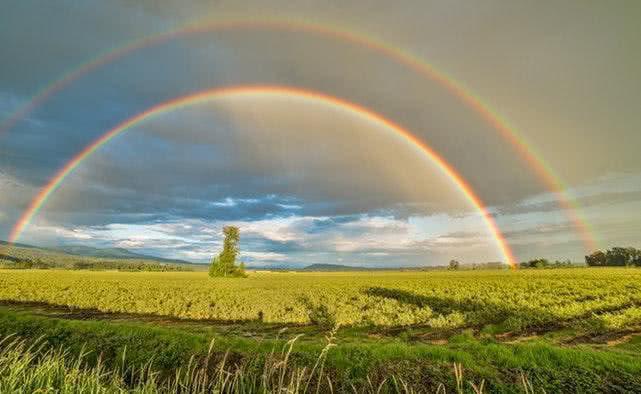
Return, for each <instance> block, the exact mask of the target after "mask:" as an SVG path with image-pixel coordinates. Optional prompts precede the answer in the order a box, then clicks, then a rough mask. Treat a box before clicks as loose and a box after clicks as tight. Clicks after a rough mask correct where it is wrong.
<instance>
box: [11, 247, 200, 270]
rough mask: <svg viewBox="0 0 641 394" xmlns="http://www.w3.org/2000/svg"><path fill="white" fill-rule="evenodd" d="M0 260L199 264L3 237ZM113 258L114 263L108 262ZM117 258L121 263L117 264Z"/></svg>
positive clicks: (60, 262) (59, 262) (67, 263)
mask: <svg viewBox="0 0 641 394" xmlns="http://www.w3.org/2000/svg"><path fill="white" fill-rule="evenodd" d="M0 260H7V261H13V262H25V261H31V262H38V263H44V264H53V265H55V266H58V265H60V266H71V265H73V264H76V263H78V264H84V263H88V262H89V263H92V264H103V265H104V264H105V263H106V264H111V265H114V264H115V265H118V264H120V265H122V264H142V263H148V264H164V265H167V264H170V265H177V266H178V265H179V266H193V267H200V266H201V265H202V264H196V263H192V262H189V261H184V260H178V259H166V258H162V257H155V256H149V255H145V254H140V253H134V252H132V251H129V250H127V249H123V248H94V247H91V246H84V245H69V246H59V247H39V246H34V245H28V244H18V243H16V244H10V243H8V242H6V241H2V240H0ZM108 260H110V261H111V262H109V261H108ZM116 261H118V262H120V263H116Z"/></svg>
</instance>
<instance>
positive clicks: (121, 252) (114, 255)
mask: <svg viewBox="0 0 641 394" xmlns="http://www.w3.org/2000/svg"><path fill="white" fill-rule="evenodd" d="M46 249H50V250H56V251H61V252H65V253H68V254H73V255H76V256H88V257H102V258H107V259H138V260H154V261H162V262H165V263H176V264H195V263H192V262H189V261H185V260H178V259H167V258H163V257H156V256H149V255H146V254H142V253H135V252H132V251H130V250H128V249H125V248H94V247H92V246H85V245H68V246H61V247H54V248H46Z"/></svg>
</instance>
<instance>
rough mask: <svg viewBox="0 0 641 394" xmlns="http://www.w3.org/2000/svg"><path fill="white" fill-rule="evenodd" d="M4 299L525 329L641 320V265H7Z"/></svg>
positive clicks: (612, 326) (207, 316)
mask: <svg viewBox="0 0 641 394" xmlns="http://www.w3.org/2000/svg"><path fill="white" fill-rule="evenodd" d="M0 299H2V300H6V301H20V302H38V303H46V304H51V305H57V306H68V307H70V308H76V309H95V310H98V311H101V312H117V313H132V314H146V315H158V316H167V317H174V318H179V319H190V320H213V321H221V322H225V321H228V322H229V321H232V322H241V321H261V322H265V323H277V324H293V325H308V324H317V325H335V324H337V325H340V326H353V327H414V326H421V327H424V328H425V329H426V330H429V331H431V332H434V333H437V334H438V333H439V332H451V330H458V329H463V328H476V329H486V330H492V329H495V330H499V331H504V332H512V333H520V332H527V331H529V330H535V331H536V330H542V329H547V330H550V329H552V328H560V327H577V328H583V329H589V330H596V331H617V330H622V329H626V328H629V327H633V326H636V325H639V324H641V271H639V270H635V269H625V268H624V269H615V268H605V269H557V270H530V271H518V272H511V271H499V270H497V271H465V272H463V271H461V272H446V271H439V272H430V273H419V272H394V273H392V272H359V273H301V272H296V273H293V272H292V273H271V272H254V273H251V274H250V275H249V278H247V279H246V280H233V279H224V278H219V279H211V278H208V277H207V276H206V274H205V273H199V272H176V273H125V272H79V271H58V270H51V271H46V270H43V271H37V270H33V271H29V270H25V271H3V272H2V273H1V274H0Z"/></svg>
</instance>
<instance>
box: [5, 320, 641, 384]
mask: <svg viewBox="0 0 641 394" xmlns="http://www.w3.org/2000/svg"><path fill="white" fill-rule="evenodd" d="M10 334H15V335H16V336H18V337H20V338H23V339H25V340H27V341H29V343H31V342H33V341H35V340H36V339H37V338H42V339H41V340H42V341H44V343H45V344H46V346H47V347H51V348H54V349H65V352H66V355H67V356H66V357H67V358H69V357H71V358H73V357H77V356H78V355H80V354H82V353H83V352H85V353H87V352H88V354H85V355H84V356H83V360H84V362H85V363H87V365H90V366H94V365H96V363H98V359H99V358H100V359H101V360H102V361H101V362H102V364H103V366H110V367H111V368H112V369H113V367H114V366H117V365H119V363H121V361H120V360H122V359H123V358H124V359H125V360H126V365H127V366H128V368H130V369H140V368H149V369H151V370H153V371H155V372H157V376H158V377H161V378H162V377H164V378H167V377H169V376H174V375H175V373H176V371H177V370H179V369H181V368H184V367H185V365H188V364H189V362H190V360H191V359H192V357H193V358H194V360H203V359H205V358H206V357H207V355H208V353H209V346H210V343H211V340H212V339H213V346H212V348H211V349H212V350H211V351H212V353H211V354H212V355H211V356H210V357H211V358H212V359H213V360H216V362H220V361H221V360H222V359H223V358H224V357H225V356H224V355H225V354H227V356H226V360H227V362H228V363H229V364H228V365H229V367H230V368H236V367H237V366H244V367H243V373H244V374H245V375H248V376H245V377H244V378H245V379H248V381H254V380H255V379H258V378H257V377H256V376H254V374H257V376H260V375H261V373H262V371H261V368H258V367H256V366H262V368H264V365H265V364H264V363H265V360H266V359H267V357H268V356H269V354H270V353H271V352H273V351H274V349H276V350H277V352H281V349H283V347H284V346H285V345H286V339H291V338H290V337H288V336H287V335H286V334H283V339H266V340H256V339H250V338H242V337H237V336H231V335H215V334H214V335H213V336H212V335H211V334H208V333H203V332H201V331H199V330H191V329H189V328H178V327H171V328H163V327H157V326H151V325H149V324H146V323H121V322H105V321H82V320H65V319H57V318H51V317H43V316H35V315H32V314H30V313H26V312H14V311H10V310H7V309H6V308H0V336H3V337H4V336H8V335H10ZM334 342H335V344H336V346H335V347H332V348H331V349H330V350H329V352H328V353H327V360H326V366H325V372H324V373H325V374H326V375H327V376H329V377H331V379H332V381H333V382H334V384H333V387H334V389H336V390H339V391H340V390H342V389H344V390H349V388H350V385H351V384H354V385H355V386H357V387H367V386H368V383H367V382H368V378H369V380H370V381H372V382H381V381H383V380H384V379H390V378H391V377H394V378H395V379H397V380H398V381H399V382H400V381H402V382H405V383H407V384H410V385H411V386H412V387H415V388H417V389H418V388H423V389H426V390H427V391H428V392H433V391H435V390H437V389H438V387H439V385H441V384H443V385H444V386H445V387H447V388H448V389H449V390H456V386H457V382H456V379H455V376H454V374H453V372H452V366H453V365H454V363H457V364H460V365H461V366H462V369H463V371H464V376H465V381H466V382H475V383H476V384H477V385H478V384H479V383H480V382H481V381H485V386H486V388H487V389H489V390H491V391H492V392H523V389H522V383H521V378H522V376H527V377H528V379H529V381H530V382H531V383H532V384H533V385H534V386H535V387H536V388H537V389H538V390H541V389H544V390H545V391H546V392H640V391H641V358H640V357H639V356H638V353H635V352H634V349H635V347H634V346H637V345H636V342H635V343H633V344H631V346H632V347H631V348H627V347H616V348H613V349H595V348H592V347H588V346H576V347H561V346H557V345H554V344H552V343H550V342H546V341H542V340H539V341H534V342H525V343H519V344H503V343H497V342H496V341H494V340H479V339H475V338H473V337H471V336H469V335H458V336H455V337H452V338H451V339H450V342H449V343H448V344H446V345H430V344H423V343H407V342H404V341H402V340H386V341H382V342H381V343H375V342H370V343H351V342H345V343H344V342H343V341H341V339H340V337H339V338H338V339H335V340H334ZM325 346H326V342H325V341H307V342H305V341H298V342H297V343H296V345H295V346H294V348H293V351H292V353H291V355H290V359H289V368H294V369H296V368H299V370H302V368H304V367H307V369H306V370H307V371H309V369H310V368H311V367H313V365H314V363H315V362H316V360H317V359H318V357H319V355H320V354H321V352H322V350H323V349H324V348H325ZM99 356H100V357H99ZM150 360H151V361H150ZM248 365H250V366H251V365H253V367H251V368H250V367H247V366H248ZM252 368H253V369H252ZM249 375H251V377H250V376H249ZM466 386H467V387H468V389H471V386H470V385H469V383H466Z"/></svg>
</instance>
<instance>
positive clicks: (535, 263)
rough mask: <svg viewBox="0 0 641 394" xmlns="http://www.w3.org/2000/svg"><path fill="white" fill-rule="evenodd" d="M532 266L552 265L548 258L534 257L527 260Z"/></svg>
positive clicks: (543, 266)
mask: <svg viewBox="0 0 641 394" xmlns="http://www.w3.org/2000/svg"><path fill="white" fill-rule="evenodd" d="M527 265H528V266H529V267H530V268H545V267H548V266H549V265H550V262H549V261H548V259H534V260H530V261H528V262H527Z"/></svg>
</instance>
